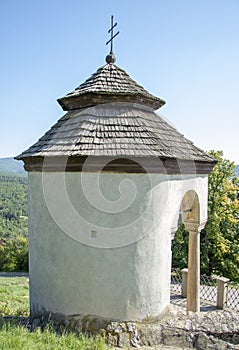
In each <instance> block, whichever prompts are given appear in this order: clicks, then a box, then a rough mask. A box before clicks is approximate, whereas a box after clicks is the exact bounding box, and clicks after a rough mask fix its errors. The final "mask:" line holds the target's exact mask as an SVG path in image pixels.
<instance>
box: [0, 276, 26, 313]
mask: <svg viewBox="0 0 239 350" xmlns="http://www.w3.org/2000/svg"><path fill="white" fill-rule="evenodd" d="M28 314H29V287H28V279H27V278H26V277H0V316H28Z"/></svg>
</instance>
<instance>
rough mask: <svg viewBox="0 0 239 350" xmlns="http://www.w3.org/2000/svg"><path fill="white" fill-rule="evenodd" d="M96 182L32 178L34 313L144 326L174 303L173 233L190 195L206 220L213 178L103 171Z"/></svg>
mask: <svg viewBox="0 0 239 350" xmlns="http://www.w3.org/2000/svg"><path fill="white" fill-rule="evenodd" d="M82 175H83V177H84V176H85V175H86V176H87V177H86V179H84V178H83V179H82ZM88 180H89V182H87V181H88ZM97 181H98V180H97V177H96V174H90V173H85V174H82V173H66V174H61V173H44V174H43V177H42V174H41V173H37V172H32V173H29V248H30V302H31V313H32V315H34V314H38V313H44V312H45V311H48V312H53V313H54V312H56V313H60V314H64V315H72V314H74V315H75V314H80V315H96V316H101V317H106V318H110V319H117V320H140V319H144V318H145V317H154V316H158V315H159V314H160V313H161V312H162V311H163V310H164V309H165V307H166V306H167V305H168V304H169V301H170V270H171V230H172V229H173V228H174V227H176V226H177V221H178V212H179V207H180V204H181V201H182V198H183V196H184V194H185V193H186V192H187V191H188V190H195V191H196V192H197V194H198V197H199V202H200V206H201V212H200V214H201V220H202V221H203V220H205V219H206V214H207V176H176V175H172V176H167V175H156V174H153V175H147V174H112V173H103V174H101V175H100V179H99V186H98V182H97ZM98 190H99V191H98ZM100 193H101V194H103V196H101V195H100ZM86 197H87V199H86ZM132 199H133V200H132Z"/></svg>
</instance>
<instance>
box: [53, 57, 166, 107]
mask: <svg viewBox="0 0 239 350" xmlns="http://www.w3.org/2000/svg"><path fill="white" fill-rule="evenodd" d="M58 102H59V104H60V105H61V106H62V108H63V110H64V111H69V110H75V109H79V108H83V107H90V106H94V105H96V104H101V103H111V102H136V103H141V104H144V105H146V106H149V107H152V108H153V109H158V108H160V107H161V106H162V105H164V104H165V101H163V100H162V99H160V98H158V97H155V96H153V95H151V94H150V93H149V92H148V91H146V90H145V89H144V88H143V87H142V86H140V85H139V84H138V83H136V81H134V80H133V79H132V78H131V77H130V76H129V75H128V74H127V73H126V72H125V71H124V70H123V69H121V68H119V67H118V66H116V65H115V64H113V63H108V64H106V65H104V66H103V67H100V68H99V69H98V70H97V71H96V72H95V73H94V74H92V76H91V77H90V78H89V79H87V80H86V81H85V82H84V83H83V84H81V85H80V86H79V87H77V88H76V89H75V90H74V91H72V92H70V93H69V94H67V95H66V96H65V97H62V98H59V99H58Z"/></svg>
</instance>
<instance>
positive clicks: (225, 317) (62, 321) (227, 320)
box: [6, 306, 239, 350]
mask: <svg viewBox="0 0 239 350" xmlns="http://www.w3.org/2000/svg"><path fill="white" fill-rule="evenodd" d="M6 321H7V320H6ZM22 323H23V324H24V325H26V326H27V327H28V328H29V329H30V330H35V329H36V328H38V327H41V329H42V330H44V329H45V327H46V326H47V325H50V326H51V327H52V328H53V329H54V330H55V331H56V332H57V333H59V334H61V333H62V332H65V331H73V332H75V333H76V334H79V333H81V332H83V333H85V334H87V335H93V336H94V335H97V334H100V335H102V336H103V337H104V338H105V339H106V342H107V343H108V344H109V345H111V346H113V347H119V348H128V349H129V348H130V347H133V348H141V347H144V346H149V347H153V349H155V347H156V346H159V345H166V346H172V347H184V348H185V347H187V348H194V349H198V350H207V349H217V350H226V349H239V313H238V312H232V311H211V312H202V313H200V314H195V313H192V312H190V313H186V311H184V310H183V309H182V308H178V307H176V306H171V307H170V309H169V311H168V313H167V314H164V315H163V316H162V317H160V318H158V319H157V320H156V319H154V320H152V319H147V320H144V321H142V322H115V321H114V322H112V321H109V320H105V319H101V318H97V317H82V316H79V315H73V316H67V317H63V316H62V315H46V316H42V317H39V318H35V319H25V320H23V321H22Z"/></svg>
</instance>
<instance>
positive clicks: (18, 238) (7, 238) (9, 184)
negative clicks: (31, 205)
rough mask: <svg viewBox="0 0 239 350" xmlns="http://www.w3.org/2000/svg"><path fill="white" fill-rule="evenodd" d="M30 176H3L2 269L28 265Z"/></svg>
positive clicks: (0, 210) (0, 194)
mask: <svg viewBox="0 0 239 350" xmlns="http://www.w3.org/2000/svg"><path fill="white" fill-rule="evenodd" d="M27 221H28V220H27V179H25V178H20V177H8V176H0V270H2V271H26V270H27V269H28V240H27Z"/></svg>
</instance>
